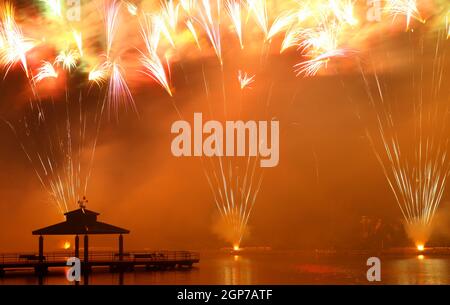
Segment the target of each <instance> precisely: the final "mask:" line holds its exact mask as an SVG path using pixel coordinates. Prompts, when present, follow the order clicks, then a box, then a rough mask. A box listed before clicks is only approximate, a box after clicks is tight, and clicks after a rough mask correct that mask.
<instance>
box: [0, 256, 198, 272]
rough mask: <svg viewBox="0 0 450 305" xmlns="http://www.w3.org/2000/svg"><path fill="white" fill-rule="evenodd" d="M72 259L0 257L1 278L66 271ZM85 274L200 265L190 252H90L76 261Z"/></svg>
mask: <svg viewBox="0 0 450 305" xmlns="http://www.w3.org/2000/svg"><path fill="white" fill-rule="evenodd" d="M70 257H75V253H74V252H68V251H65V252H52V253H44V256H43V258H42V259H41V260H40V258H39V255H37V254H33V253H12V254H0V276H4V275H5V273H6V272H7V271H19V270H24V271H25V270H30V271H33V270H34V272H35V274H36V275H38V276H43V275H45V274H47V272H48V271H49V268H68V267H70V266H67V260H68V259H69V258H70ZM79 259H80V261H81V267H82V270H84V271H86V270H87V271H92V269H93V268H101V267H103V268H109V270H110V271H111V272H126V271H133V270H135V269H136V268H144V269H145V270H167V269H176V268H191V267H192V265H193V264H195V263H198V262H199V261H200V256H199V254H198V253H196V252H190V251H153V252H141V251H136V252H125V253H122V254H119V253H117V252H96V251H93V252H90V253H89V257H88V259H87V260H85V258H84V257H83V255H81V257H79Z"/></svg>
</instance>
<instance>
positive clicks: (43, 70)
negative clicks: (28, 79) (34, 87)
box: [33, 61, 58, 83]
mask: <svg viewBox="0 0 450 305" xmlns="http://www.w3.org/2000/svg"><path fill="white" fill-rule="evenodd" d="M57 77H58V73H56V71H55V67H53V65H52V64H51V63H49V62H48V61H43V62H42V66H41V67H40V68H39V69H38V74H36V76H34V77H33V82H35V83H39V82H41V81H42V80H44V79H46V78H57Z"/></svg>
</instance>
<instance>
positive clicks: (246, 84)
mask: <svg viewBox="0 0 450 305" xmlns="http://www.w3.org/2000/svg"><path fill="white" fill-rule="evenodd" d="M255 76H256V75H253V76H249V75H248V74H247V72H242V71H241V70H239V71H238V80H239V85H240V87H241V89H245V88H251V87H250V85H251V84H253V83H254V82H255Z"/></svg>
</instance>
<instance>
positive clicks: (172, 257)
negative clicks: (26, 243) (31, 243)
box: [0, 248, 200, 264]
mask: <svg viewBox="0 0 450 305" xmlns="http://www.w3.org/2000/svg"><path fill="white" fill-rule="evenodd" d="M74 256H75V252H74V251H56V252H45V253H44V258H43V261H44V262H65V261H67V259H68V258H69V257H74ZM79 258H80V259H81V260H84V251H83V249H82V248H81V249H80V253H79ZM199 258H200V255H199V253H197V252H191V251H168V250H163V251H126V252H124V253H123V254H122V256H121V255H120V254H119V252H118V251H90V252H89V257H88V260H89V261H91V262H94V261H109V262H112V261H119V260H122V261H130V262H131V261H133V262H140V261H142V262H149V261H150V262H151V261H183V260H198V259H199ZM38 261H39V255H38V254H37V253H33V252H24V253H4V254H0V264H7V263H30V262H38Z"/></svg>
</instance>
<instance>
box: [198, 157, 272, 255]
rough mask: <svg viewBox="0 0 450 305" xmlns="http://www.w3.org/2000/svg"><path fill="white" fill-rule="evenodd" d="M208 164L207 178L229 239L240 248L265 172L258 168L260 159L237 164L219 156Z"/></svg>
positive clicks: (253, 158)
mask: <svg viewBox="0 0 450 305" xmlns="http://www.w3.org/2000/svg"><path fill="white" fill-rule="evenodd" d="M209 161H210V165H209V169H205V176H206V178H207V180H208V184H209V186H210V188H211V191H212V193H213V198H214V202H215V204H216V206H217V209H218V210H219V213H220V215H221V217H222V220H223V221H224V225H225V227H226V229H227V232H226V238H227V239H228V241H230V242H231V243H232V245H233V246H234V247H237V248H239V247H240V245H241V242H242V239H243V237H244V236H245V233H246V230H247V225H248V221H249V219H250V215H251V213H252V210H253V207H254V205H255V202H256V198H257V197H258V194H259V191H260V189H261V184H262V181H263V176H264V175H263V171H262V170H261V169H260V168H259V167H258V165H257V164H258V163H259V159H258V158H255V157H247V158H244V159H243V160H240V161H238V160H227V158H222V157H218V158H210V160H209Z"/></svg>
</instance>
